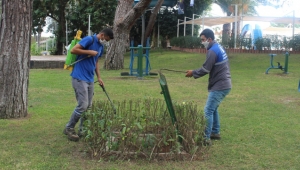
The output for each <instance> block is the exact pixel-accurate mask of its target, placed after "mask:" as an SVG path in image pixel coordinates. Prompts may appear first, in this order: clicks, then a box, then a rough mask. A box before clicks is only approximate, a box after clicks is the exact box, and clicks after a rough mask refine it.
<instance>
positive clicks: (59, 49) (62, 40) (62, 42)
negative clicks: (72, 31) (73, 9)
mask: <svg viewBox="0 0 300 170" xmlns="http://www.w3.org/2000/svg"><path fill="white" fill-rule="evenodd" d="M65 7H66V4H64V5H61V7H60V13H61V14H60V15H59V16H60V17H59V19H58V20H57V22H58V24H57V26H58V28H57V34H56V37H57V40H56V52H55V55H63V53H64V46H67V44H66V17H65V9H66V8H65Z"/></svg>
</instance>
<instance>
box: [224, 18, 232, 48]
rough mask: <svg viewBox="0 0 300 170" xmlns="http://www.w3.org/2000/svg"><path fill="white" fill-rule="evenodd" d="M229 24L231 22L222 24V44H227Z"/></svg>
mask: <svg viewBox="0 0 300 170" xmlns="http://www.w3.org/2000/svg"><path fill="white" fill-rule="evenodd" d="M230 26H231V24H230V23H229V24H224V25H223V32H222V44H223V45H224V46H227V45H228V44H229V38H230Z"/></svg>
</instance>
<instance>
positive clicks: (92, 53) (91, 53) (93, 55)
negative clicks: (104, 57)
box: [88, 50, 98, 57]
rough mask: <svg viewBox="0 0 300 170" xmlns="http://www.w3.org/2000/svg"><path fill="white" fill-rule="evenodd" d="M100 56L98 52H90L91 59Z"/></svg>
mask: <svg viewBox="0 0 300 170" xmlns="http://www.w3.org/2000/svg"><path fill="white" fill-rule="evenodd" d="M97 55H98V51H94V50H90V53H89V55H88V56H89V57H95V56H97Z"/></svg>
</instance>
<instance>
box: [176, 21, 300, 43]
mask: <svg viewBox="0 0 300 170" xmlns="http://www.w3.org/2000/svg"><path fill="white" fill-rule="evenodd" d="M237 21H256V22H275V23H285V24H293V28H292V29H291V31H292V33H291V34H292V36H293V37H294V34H295V32H294V31H295V27H294V25H295V24H300V18H296V17H260V16H229V17H202V18H197V19H193V20H189V21H184V22H182V23H180V24H184V25H186V24H192V25H195V24H196V25H202V26H204V25H205V26H210V27H211V26H214V25H223V24H228V23H233V22H237ZM180 24H179V25H180ZM179 25H178V26H179ZM235 31H237V30H236V29H235ZM184 35H185V33H184ZM236 35H237V33H235V36H236ZM235 40H236V37H235ZM235 46H236V42H235V43H234V47H235Z"/></svg>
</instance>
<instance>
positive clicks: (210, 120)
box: [204, 89, 231, 139]
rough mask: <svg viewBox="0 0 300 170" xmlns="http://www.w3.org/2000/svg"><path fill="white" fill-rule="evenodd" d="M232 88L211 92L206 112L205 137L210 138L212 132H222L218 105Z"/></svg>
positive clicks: (205, 108)
mask: <svg viewBox="0 0 300 170" xmlns="http://www.w3.org/2000/svg"><path fill="white" fill-rule="evenodd" d="M230 90H231V89H226V90H218V91H212V92H209V94H208V98H207V101H206V105H205V107H204V114H205V119H206V128H205V138H206V139H210V134H211V133H214V134H220V119H219V112H218V107H219V105H220V103H221V102H222V101H223V99H224V98H225V96H226V95H227V94H229V92H230Z"/></svg>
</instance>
